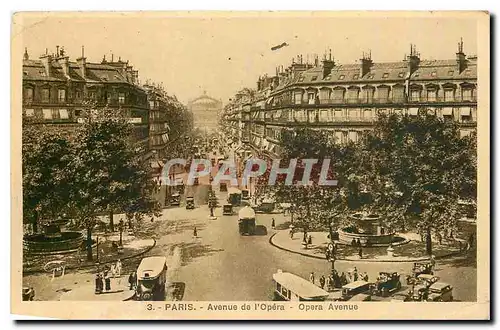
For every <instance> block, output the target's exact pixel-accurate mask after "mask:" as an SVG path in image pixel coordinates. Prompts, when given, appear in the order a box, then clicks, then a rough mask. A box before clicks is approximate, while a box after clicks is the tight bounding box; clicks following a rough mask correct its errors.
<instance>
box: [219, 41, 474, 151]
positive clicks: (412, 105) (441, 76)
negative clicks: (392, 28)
mask: <svg viewBox="0 0 500 330" xmlns="http://www.w3.org/2000/svg"><path fill="white" fill-rule="evenodd" d="M248 104H249V105H248V107H249V110H248V109H247V108H244V107H243V106H242V107H241V108H238V109H236V108H234V107H227V108H225V111H224V113H223V121H222V122H223V125H224V126H225V130H226V131H227V132H228V133H231V134H232V135H233V136H234V137H235V138H239V139H240V140H241V138H240V136H241V137H243V136H247V134H248V132H249V144H250V146H252V147H253V148H255V149H256V150H257V151H259V152H263V153H267V154H268V155H270V156H277V155H279V154H280V146H279V140H280V136H281V132H282V131H283V130H284V129H287V130H288V129H293V128H295V127H302V126H308V127H312V128H314V129H321V130H327V131H329V132H331V136H332V138H335V139H336V141H339V142H341V143H343V142H347V141H354V142H356V141H358V140H359V139H360V137H361V135H362V134H364V132H366V131H368V130H370V129H371V128H372V127H373V123H374V121H375V120H376V119H377V115H378V114H380V113H386V114H390V113H401V114H408V115H417V113H418V111H419V110H421V109H425V111H431V112H432V113H435V114H436V115H437V116H440V117H442V118H444V119H447V120H455V121H458V122H459V123H460V126H461V135H468V134H470V133H471V132H472V131H474V130H475V129H476V121H477V58H476V57H475V56H469V57H467V56H466V55H465V54H464V52H463V43H462V42H460V43H459V44H458V50H457V52H456V54H455V59H449V60H421V59H420V54H419V53H418V52H417V50H416V48H415V47H414V46H413V45H412V46H411V51H410V53H409V54H408V55H407V56H405V60H404V61H400V62H390V63H376V62H374V61H373V60H372V58H371V54H363V56H362V58H361V60H360V61H359V64H338V63H335V61H334V59H333V58H332V55H331V53H330V54H328V55H326V54H325V55H324V57H323V60H322V61H321V63H320V61H319V59H318V58H316V59H315V61H314V63H304V62H303V60H302V56H298V57H297V59H296V60H295V59H293V60H292V64H291V65H290V66H289V67H288V68H286V69H283V67H279V68H277V69H276V75H275V76H273V77H267V76H265V77H264V78H262V77H261V78H259V80H258V82H257V90H256V91H255V92H254V93H253V99H252V101H251V102H248ZM245 109H246V110H245ZM247 112H248V114H247ZM235 123H239V124H235Z"/></svg>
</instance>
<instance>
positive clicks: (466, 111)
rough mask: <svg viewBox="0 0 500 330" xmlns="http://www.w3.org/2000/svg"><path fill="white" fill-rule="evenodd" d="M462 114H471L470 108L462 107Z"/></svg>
mask: <svg viewBox="0 0 500 330" xmlns="http://www.w3.org/2000/svg"><path fill="white" fill-rule="evenodd" d="M460 115H461V116H470V115H471V110H470V108H462V109H460Z"/></svg>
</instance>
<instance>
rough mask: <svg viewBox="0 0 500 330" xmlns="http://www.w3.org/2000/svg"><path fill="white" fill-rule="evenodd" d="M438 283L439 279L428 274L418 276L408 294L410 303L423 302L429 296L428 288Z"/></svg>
mask: <svg viewBox="0 0 500 330" xmlns="http://www.w3.org/2000/svg"><path fill="white" fill-rule="evenodd" d="M438 281H439V277H437V276H434V275H430V274H420V275H418V277H417V278H416V279H415V282H413V283H412V289H411V290H410V291H409V292H408V295H409V298H410V299H411V300H412V301H425V300H427V297H428V294H429V287H431V286H432V285H433V284H434V283H436V282H438Z"/></svg>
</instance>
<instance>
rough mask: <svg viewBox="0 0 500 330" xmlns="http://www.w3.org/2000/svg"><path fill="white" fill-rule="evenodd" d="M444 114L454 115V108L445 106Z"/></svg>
mask: <svg viewBox="0 0 500 330" xmlns="http://www.w3.org/2000/svg"><path fill="white" fill-rule="evenodd" d="M443 116H453V108H443Z"/></svg>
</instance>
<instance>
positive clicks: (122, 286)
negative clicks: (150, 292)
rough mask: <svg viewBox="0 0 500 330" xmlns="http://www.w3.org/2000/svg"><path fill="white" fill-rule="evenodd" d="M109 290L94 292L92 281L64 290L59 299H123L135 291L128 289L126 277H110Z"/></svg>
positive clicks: (126, 298)
mask: <svg viewBox="0 0 500 330" xmlns="http://www.w3.org/2000/svg"><path fill="white" fill-rule="evenodd" d="M111 289H112V290H111V291H110V292H103V293H101V294H95V284H94V283H84V284H81V285H79V286H77V287H75V288H74V289H71V290H68V291H67V292H64V293H63V294H62V295H61V297H60V298H59V300H62V301H124V300H130V299H132V298H133V297H134V294H135V291H134V290H129V286H128V277H127V276H122V277H120V278H112V279H111Z"/></svg>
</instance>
